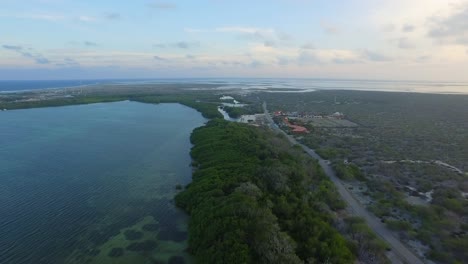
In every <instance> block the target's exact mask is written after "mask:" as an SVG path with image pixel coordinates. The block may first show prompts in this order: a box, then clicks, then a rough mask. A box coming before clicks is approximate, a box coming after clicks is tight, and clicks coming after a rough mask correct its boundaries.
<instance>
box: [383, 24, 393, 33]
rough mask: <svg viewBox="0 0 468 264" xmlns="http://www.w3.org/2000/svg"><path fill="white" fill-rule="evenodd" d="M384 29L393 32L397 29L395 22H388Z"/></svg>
mask: <svg viewBox="0 0 468 264" xmlns="http://www.w3.org/2000/svg"><path fill="white" fill-rule="evenodd" d="M382 31H383V32H387V33H389V32H393V31H395V25H394V24H386V25H383V26H382Z"/></svg>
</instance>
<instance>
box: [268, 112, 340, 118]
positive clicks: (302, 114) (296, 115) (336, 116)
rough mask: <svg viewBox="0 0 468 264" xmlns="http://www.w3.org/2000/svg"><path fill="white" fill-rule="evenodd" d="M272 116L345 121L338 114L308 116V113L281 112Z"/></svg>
mask: <svg viewBox="0 0 468 264" xmlns="http://www.w3.org/2000/svg"><path fill="white" fill-rule="evenodd" d="M274 116H285V117H288V118H289V119H295V118H307V119H310V118H316V119H324V118H330V119H345V115H344V114H343V113H340V112H336V113H333V114H331V115H315V114H310V113H305V112H303V113H299V112H283V111H276V112H274Z"/></svg>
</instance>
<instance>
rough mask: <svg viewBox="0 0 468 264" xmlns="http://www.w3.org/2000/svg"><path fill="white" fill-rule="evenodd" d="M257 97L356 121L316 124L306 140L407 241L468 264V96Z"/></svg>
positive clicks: (438, 257)
mask: <svg viewBox="0 0 468 264" xmlns="http://www.w3.org/2000/svg"><path fill="white" fill-rule="evenodd" d="M255 97H257V95H255V96H252V99H254V98H255ZM260 97H261V98H260V100H266V101H267V102H268V105H269V109H270V110H271V111H274V110H282V111H294V112H299V113H302V112H306V113H310V114H314V115H329V114H332V113H334V112H342V113H344V114H345V116H346V119H348V120H350V121H352V122H354V123H356V124H358V126H356V127H325V126H322V127H321V126H316V125H313V124H312V123H311V124H310V125H308V128H309V130H311V133H310V134H308V135H306V136H304V137H303V138H302V139H301V141H302V142H303V143H304V144H306V145H308V146H310V147H312V148H314V149H316V150H317V152H318V153H319V154H320V155H321V156H322V157H324V158H326V159H329V160H330V161H332V162H333V164H334V168H335V170H336V171H337V174H338V176H340V178H342V179H343V180H345V181H348V183H350V184H357V185H359V186H361V185H362V184H364V185H365V186H367V188H363V189H362V191H359V189H358V188H354V192H355V194H356V195H360V196H363V197H366V198H365V199H369V200H370V201H371V202H370V204H369V207H370V209H371V210H372V211H373V212H374V213H375V214H376V215H377V216H379V217H381V219H382V221H384V222H385V223H386V224H387V225H388V227H389V228H391V229H392V230H395V231H396V232H397V233H398V235H399V236H400V237H401V238H402V240H403V241H413V242H414V241H415V240H418V241H420V242H422V244H423V246H422V247H420V248H422V249H423V251H426V256H427V257H429V258H431V259H432V260H435V261H437V262H439V263H453V262H455V261H459V262H462V263H466V262H468V253H467V251H466V248H468V222H467V219H468V200H467V199H466V197H464V195H465V196H466V193H468V178H467V176H468V174H467V171H468V162H467V161H468V151H467V150H468V108H467V107H468V96H466V95H438V94H416V93H386V92H363V91H317V92H313V93H305V94H301V95H297V94H282V95H281V96H278V95H275V94H271V93H265V94H262V95H261V96H260ZM437 160H439V161H442V162H445V163H448V164H450V165H453V166H455V167H457V168H459V169H460V170H462V171H463V173H458V172H455V171H453V170H451V169H449V168H447V167H444V166H441V165H440V164H436V163H435V162H434V161H437ZM343 161H349V162H350V164H347V165H345V164H344V162H343ZM358 181H360V183H356V182H358ZM428 197H431V198H432V199H428Z"/></svg>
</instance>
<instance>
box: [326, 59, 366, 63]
mask: <svg viewBox="0 0 468 264" xmlns="http://www.w3.org/2000/svg"><path fill="white" fill-rule="evenodd" d="M332 61H333V63H336V64H355V63H362V61H361V60H358V59H352V58H334V59H333V60H332Z"/></svg>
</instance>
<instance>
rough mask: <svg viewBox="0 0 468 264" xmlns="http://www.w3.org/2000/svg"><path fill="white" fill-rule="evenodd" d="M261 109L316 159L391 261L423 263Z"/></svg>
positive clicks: (272, 122)
mask: <svg viewBox="0 0 468 264" xmlns="http://www.w3.org/2000/svg"><path fill="white" fill-rule="evenodd" d="M263 111H264V112H265V115H266V118H267V120H268V122H269V126H270V128H272V129H273V130H276V131H279V132H280V133H283V134H284V135H285V136H286V138H287V139H288V140H289V141H290V142H291V143H292V144H297V145H299V146H301V147H302V148H303V149H304V151H305V152H307V153H308V154H309V155H310V156H311V157H313V158H314V159H317V160H318V161H319V163H320V165H321V166H322V168H323V170H324V171H325V173H326V174H327V175H328V177H329V178H330V179H331V181H332V182H333V183H334V184H335V186H336V188H337V189H338V192H339V193H340V195H341V197H342V198H343V200H344V201H345V202H346V203H347V205H348V209H349V211H350V213H352V214H353V215H356V216H359V217H362V218H364V219H365V220H366V222H367V225H368V226H369V227H370V228H371V229H372V230H373V231H374V232H375V233H376V234H377V235H379V236H380V237H381V238H382V239H383V240H385V241H386V242H387V243H388V244H389V246H390V247H391V249H392V253H391V254H389V258H390V260H391V261H392V263H408V264H423V263H424V262H422V261H421V260H420V259H419V258H418V257H417V256H416V255H415V254H414V253H413V252H412V251H410V250H409V249H408V248H407V247H406V246H405V245H404V244H403V243H401V242H400V240H398V239H397V238H396V237H395V236H394V235H393V233H392V232H390V231H389V230H388V229H387V228H386V227H385V225H384V224H383V223H382V222H381V221H380V219H379V218H377V217H376V216H375V215H373V214H372V213H370V212H369V211H367V209H366V208H364V206H363V205H362V204H361V203H359V202H358V201H357V200H356V199H355V198H354V197H353V195H352V194H351V193H350V192H349V191H348V190H347V189H346V187H345V186H344V185H343V183H342V182H341V180H340V179H339V178H338V177H337V176H336V174H335V172H334V171H333V169H332V168H331V166H330V165H329V164H328V161H326V160H324V159H322V158H321V157H320V156H319V155H318V154H317V153H316V152H315V151H314V150H312V149H310V148H309V147H307V146H305V145H303V144H301V143H299V142H297V141H296V139H294V138H293V137H292V136H290V135H288V134H286V133H285V132H284V131H283V130H281V129H280V128H279V127H278V126H277V125H276V124H275V122H274V121H273V119H272V117H271V115H270V113H269V112H268V110H267V105H266V103H263Z"/></svg>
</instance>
